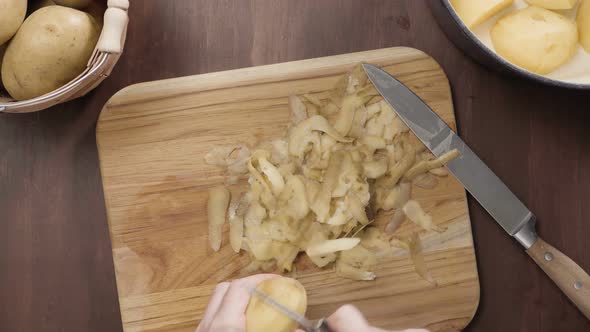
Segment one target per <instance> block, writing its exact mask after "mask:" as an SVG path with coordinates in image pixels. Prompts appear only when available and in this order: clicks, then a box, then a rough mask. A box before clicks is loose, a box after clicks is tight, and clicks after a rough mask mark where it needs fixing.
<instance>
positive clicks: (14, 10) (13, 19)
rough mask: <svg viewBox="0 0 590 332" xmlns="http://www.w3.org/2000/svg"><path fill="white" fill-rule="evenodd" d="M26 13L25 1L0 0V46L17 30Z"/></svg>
mask: <svg viewBox="0 0 590 332" xmlns="http://www.w3.org/2000/svg"><path fill="white" fill-rule="evenodd" d="M26 13H27V0H0V45H2V44H4V43H6V42H7V41H8V40H10V38H12V36H14V34H15V33H16V31H17V30H18V28H19V27H20V25H21V24H22V23H23V21H24V19H25V15H26Z"/></svg>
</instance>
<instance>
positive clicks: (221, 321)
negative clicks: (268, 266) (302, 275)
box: [196, 274, 278, 332]
mask: <svg viewBox="0 0 590 332" xmlns="http://www.w3.org/2000/svg"><path fill="white" fill-rule="evenodd" d="M276 277H278V276H277V275H274V274H258V275H253V276H250V277H247V278H243V279H238V280H234V281H232V282H231V283H229V282H222V283H220V284H219V285H217V287H215V291H214V292H213V295H212V296H211V300H210V301H209V305H208V306H207V309H206V310H205V314H204V315H203V319H202V320H201V323H200V324H199V326H198V327H197V330H196V332H226V331H246V308H247V307H248V303H249V301H250V288H252V287H256V286H258V284H260V283H261V282H263V281H265V280H269V279H272V278H276Z"/></svg>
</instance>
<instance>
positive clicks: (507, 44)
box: [490, 6, 578, 74]
mask: <svg viewBox="0 0 590 332" xmlns="http://www.w3.org/2000/svg"><path fill="white" fill-rule="evenodd" d="M490 36H491V37H492V43H493V44H494V48H495V50H496V52H498V54H499V55H501V56H502V57H504V58H505V59H506V60H508V61H510V62H512V63H513V64H515V65H517V66H520V67H522V68H524V69H526V70H529V71H531V72H534V73H537V74H548V73H550V72H552V71H553V70H555V69H557V68H558V67H560V66H561V65H563V64H564V63H566V62H567V61H569V60H570V59H571V57H572V56H573V55H574V53H575V52H576V50H577V48H578V29H577V27H576V24H575V23H574V22H572V21H571V20H569V19H567V18H566V17H564V16H562V15H560V14H558V13H555V12H552V11H550V10H547V9H544V8H541V7H537V6H530V7H527V8H525V9H522V10H519V11H516V12H513V13H510V14H508V15H506V16H504V17H502V18H500V19H499V20H498V22H496V24H494V26H493V27H492V29H491V31H490Z"/></svg>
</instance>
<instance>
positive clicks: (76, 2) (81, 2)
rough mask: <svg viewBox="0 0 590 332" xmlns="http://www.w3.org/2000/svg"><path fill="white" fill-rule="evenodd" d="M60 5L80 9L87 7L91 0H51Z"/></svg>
mask: <svg viewBox="0 0 590 332" xmlns="http://www.w3.org/2000/svg"><path fill="white" fill-rule="evenodd" d="M53 1H55V3H56V4H58V5H60V6H66V7H71V8H76V9H82V8H86V7H88V5H90V3H91V2H92V0H53Z"/></svg>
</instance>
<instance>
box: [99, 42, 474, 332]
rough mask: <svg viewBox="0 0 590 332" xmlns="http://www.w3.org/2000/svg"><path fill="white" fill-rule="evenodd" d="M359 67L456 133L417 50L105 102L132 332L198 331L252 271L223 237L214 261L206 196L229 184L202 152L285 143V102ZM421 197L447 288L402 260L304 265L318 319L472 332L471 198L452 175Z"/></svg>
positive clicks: (124, 310)
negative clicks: (420, 102)
mask: <svg viewBox="0 0 590 332" xmlns="http://www.w3.org/2000/svg"><path fill="white" fill-rule="evenodd" d="M359 62H368V63H372V64H375V65H379V66H384V68H385V69H386V70H387V71H389V72H390V73H392V74H393V75H395V76H396V77H397V78H398V79H400V80H401V81H402V82H404V83H405V84H407V85H408V86H409V87H410V88H411V89H412V90H414V91H415V92H416V93H417V94H418V95H419V96H420V97H421V98H423V99H424V100H425V101H426V102H427V103H428V104H429V105H430V106H431V107H432V108H433V109H434V110H435V111H436V112H437V113H438V114H440V115H441V116H442V118H443V119H444V120H445V121H447V122H448V123H449V125H450V126H451V127H452V128H455V120H454V113H453V105H452V100H451V92H450V88H449V83H448V81H447V78H446V76H445V74H444V72H443V71H442V69H441V68H440V67H439V66H438V64H437V63H436V62H435V61H434V60H433V59H432V58H430V57H429V56H427V55H426V54H424V53H422V52H420V51H417V50H415V49H410V48H389V49H381V50H375V51H368V52H361V53H353V54H345V55H339V56H331V57H325V58H319V59H311V60H304V61H296V62H290V63H283V64H275V65H269V66H262V67H254V68H246V69H238V70H232V71H227V72H220V73H211V74H205V75H198V76H190V77H183V78H177V79H170V80H164V81H157V82H149V83H142V84H138V85H133V86H130V87H127V88H125V89H123V90H121V91H119V92H118V93H117V94H116V95H115V96H114V97H113V98H111V99H110V100H109V102H108V103H107V104H106V106H105V107H104V110H103V112H102V114H101V116H100V119H99V122H98V127H97V141H98V150H99V154H100V162H101V171H102V178H103V185H104V192H105V200H106V206H107V210H108V221H109V229H110V235H111V241H112V248H113V260H114V263H115V269H116V276H117V287H118V293H119V301H120V306H121V315H122V318H123V324H124V327H125V331H194V329H195V327H196V326H197V324H198V322H199V320H200V318H201V316H202V314H203V311H204V309H205V307H206V305H207V303H208V300H209V297H210V295H211V292H212V290H213V288H214V286H215V284H217V283H218V282H220V281H223V280H228V279H232V278H236V277H241V276H244V275H245V273H244V272H243V271H242V270H243V268H244V267H245V266H246V265H247V264H248V261H249V259H248V257H247V255H246V254H244V253H242V254H241V255H237V254H234V252H233V251H232V250H231V248H230V246H229V244H228V241H227V233H226V234H225V240H224V241H225V242H224V244H223V247H222V249H221V251H220V252H218V253H215V252H213V251H212V250H211V249H210V248H209V245H208V242H207V216H206V212H205V211H206V199H207V190H208V188H210V187H211V186H214V185H218V184H221V183H223V181H224V177H223V174H222V172H221V171H219V170H218V169H216V168H215V167H212V166H208V165H206V164H205V163H204V161H203V156H204V155H205V153H207V152H208V151H210V150H211V149H212V148H214V147H216V146H224V145H226V146H227V145H233V144H235V143H236V142H241V143H247V144H255V143H256V142H259V141H261V140H266V139H269V138H278V137H282V136H284V134H285V130H286V128H287V123H288V121H289V112H288V106H287V97H288V96H289V95H291V94H303V93H318V94H321V93H322V92H323V91H326V90H329V89H331V88H332V86H333V85H334V83H335V82H336V80H337V79H338V78H339V77H340V76H341V75H342V74H343V73H345V72H347V71H348V70H350V68H352V67H353V66H354V65H355V64H357V63H359ZM413 197H415V199H417V200H418V201H420V203H421V204H422V205H423V207H424V208H425V209H426V210H427V211H428V212H429V213H430V214H432V215H433V217H434V220H435V221H436V223H438V224H441V225H444V226H445V227H447V228H448V230H447V231H446V232H445V233H442V234H425V235H423V242H424V247H425V251H426V261H427V264H428V267H429V268H430V270H431V271H432V274H433V276H434V278H435V279H436V281H437V283H438V285H436V286H435V285H431V284H430V283H428V282H426V281H424V280H423V279H421V278H420V277H419V276H418V275H417V274H416V273H415V271H414V267H413V265H412V263H411V261H410V259H409V258H408V255H407V253H405V252H403V251H401V250H400V251H397V252H396V255H395V257H394V258H393V259H391V260H390V261H388V262H385V263H383V264H381V265H380V266H379V267H378V268H377V269H376V270H375V272H376V273H377V276H378V277H377V279H376V280H375V281H364V282H360V281H351V280H346V279H342V278H340V277H338V276H336V274H335V273H334V271H333V270H332V269H327V270H324V271H321V270H318V269H313V268H302V267H300V268H299V269H298V270H297V272H296V274H295V276H296V278H297V279H299V280H300V281H301V282H302V283H303V284H304V285H305V287H306V289H307V291H308V296H309V308H308V316H309V318H311V319H316V318H319V317H322V316H326V315H329V314H330V313H332V312H333V311H334V310H335V309H336V308H338V307H339V306H340V305H342V304H345V303H353V304H355V305H356V306H358V307H359V308H360V309H361V310H362V311H363V312H364V313H365V314H366V315H367V317H368V319H369V320H370V321H371V322H372V323H373V324H375V325H377V326H380V327H383V328H387V329H394V328H395V329H397V328H407V327H427V328H429V329H431V330H432V331H454V330H460V329H462V328H464V327H465V326H466V325H467V324H468V323H469V321H470V320H471V318H472V317H473V315H474V313H475V311H476V308H477V305H478V303H479V280H478V276H477V268H476V260H475V255H474V249H473V240H472V235H471V225H470V221H469V214H468V210H467V204H466V197H465V191H464V189H463V188H462V187H461V185H460V184H459V183H458V182H457V181H456V180H455V179H454V178H452V177H448V178H446V179H444V180H442V181H440V183H439V185H438V186H437V188H436V189H433V190H420V189H419V188H414V192H413ZM412 227H413V226H412V225H409V224H408V223H406V224H405V225H404V226H403V227H402V228H401V229H400V234H401V235H408V234H410V232H412V231H414V230H415V229H414V228H412ZM226 231H227V230H226Z"/></svg>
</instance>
